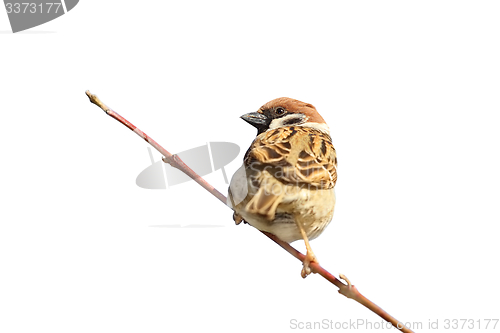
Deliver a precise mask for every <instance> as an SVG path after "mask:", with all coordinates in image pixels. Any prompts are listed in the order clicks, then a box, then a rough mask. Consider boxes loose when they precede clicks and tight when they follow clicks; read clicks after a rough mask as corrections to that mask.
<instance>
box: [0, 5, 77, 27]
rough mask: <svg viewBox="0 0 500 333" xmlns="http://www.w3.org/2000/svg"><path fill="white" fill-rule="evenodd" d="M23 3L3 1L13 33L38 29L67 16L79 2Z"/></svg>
mask: <svg viewBox="0 0 500 333" xmlns="http://www.w3.org/2000/svg"><path fill="white" fill-rule="evenodd" d="M22 1H23V0H21V1H16V0H4V1H3V2H4V4H5V10H7V15H8V16H9V21H10V26H11V28H12V32H14V33H15V32H19V31H23V30H26V29H30V28H33V27H36V26H37V25H41V24H44V23H46V22H49V21H52V20H53V19H55V18H58V17H59V16H62V15H64V14H66V13H67V12H69V11H70V10H72V9H73V8H74V7H75V6H76V4H77V3H78V1H79V0H60V1H53V2H46V1H43V0H28V1H29V2H22ZM49 1H50V0H49Z"/></svg>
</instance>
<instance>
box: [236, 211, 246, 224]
mask: <svg viewBox="0 0 500 333" xmlns="http://www.w3.org/2000/svg"><path fill="white" fill-rule="evenodd" d="M233 220H234V223H235V224H236V225H238V224H240V223H241V222H245V221H243V217H241V215H239V214H236V212H234V213H233Z"/></svg>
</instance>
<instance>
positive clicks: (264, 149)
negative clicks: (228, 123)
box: [245, 126, 337, 189]
mask: <svg viewBox="0 0 500 333" xmlns="http://www.w3.org/2000/svg"><path fill="white" fill-rule="evenodd" d="M245 165H246V167H247V168H254V169H256V170H266V171H268V172H269V173H270V174H271V175H272V176H274V178H276V179H278V180H279V181H281V182H282V183H285V184H296V185H298V186H301V185H302V186H303V185H305V186H310V187H315V188H317V189H331V188H333V187H334V186H335V183H336V181H337V156H336V152H335V149H334V148H333V145H332V140H331V138H330V136H329V135H328V134H326V133H323V132H321V131H320V130H317V129H315V128H311V127H300V126H290V127H280V128H277V129H275V130H270V131H267V132H265V133H262V134H261V135H259V136H258V137H257V138H256V139H255V141H254V142H253V143H252V145H251V147H250V149H249V150H248V151H247V153H246V155H245Z"/></svg>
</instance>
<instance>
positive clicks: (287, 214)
mask: <svg viewBox="0 0 500 333" xmlns="http://www.w3.org/2000/svg"><path fill="white" fill-rule="evenodd" d="M241 118H242V119H243V120H244V121H246V122H247V123H249V124H250V125H252V126H254V127H255V128H256V129H257V136H256V138H255V139H254V141H253V142H252V144H251V145H250V147H249V148H248V150H247V152H246V153H245V156H244V158H243V165H242V166H241V167H240V169H238V170H237V171H236V172H235V174H234V175H233V177H232V179H231V183H230V186H229V189H228V199H227V205H228V206H229V207H231V208H232V209H233V211H234V213H233V219H234V221H235V223H236V224H237V225H238V224H240V223H241V222H245V223H248V224H250V225H251V226H253V227H255V228H257V229H259V230H261V231H265V232H268V233H271V234H273V235H275V236H277V237H278V238H279V239H281V240H282V241H285V242H287V243H292V242H294V241H296V240H300V239H303V240H304V243H305V247H306V250H307V252H306V255H305V259H304V261H303V267H302V270H301V276H302V277H303V278H305V277H307V276H308V275H309V274H310V273H311V268H310V263H311V262H318V261H317V258H316V256H315V254H314V252H313V250H312V249H311V246H310V244H309V241H310V240H312V239H314V238H316V237H318V236H319V235H320V234H321V233H322V232H323V231H324V230H325V228H326V227H327V225H328V224H329V223H330V222H331V220H332V218H333V212H334V208H335V201H336V197H335V190H334V187H335V184H336V182H337V154H336V151H335V148H334V147H333V144H332V139H331V136H330V128H329V127H328V125H327V124H326V122H325V120H324V119H323V117H322V116H321V115H320V114H319V113H318V111H317V110H316V108H315V107H314V106H313V105H311V104H309V103H304V102H301V101H299V100H296V99H292V98H288V97H281V98H276V99H273V100H272V101H270V102H268V103H266V104H264V105H263V106H261V107H260V108H259V109H258V110H257V111H256V112H250V113H247V114H244V115H242V116H241Z"/></svg>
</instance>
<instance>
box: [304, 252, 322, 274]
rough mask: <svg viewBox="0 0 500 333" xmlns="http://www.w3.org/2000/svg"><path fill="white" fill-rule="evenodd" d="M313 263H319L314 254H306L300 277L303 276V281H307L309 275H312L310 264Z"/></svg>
mask: <svg viewBox="0 0 500 333" xmlns="http://www.w3.org/2000/svg"><path fill="white" fill-rule="evenodd" d="M311 262H316V263H317V262H318V261H317V260H316V257H315V256H314V254H310V253H309V252H307V253H306V257H305V258H304V262H303V263H302V265H303V267H302V271H301V272H300V275H301V276H302V278H303V279H305V278H306V277H307V276H308V275H309V274H311V267H310V266H309V264H310V263H311Z"/></svg>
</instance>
